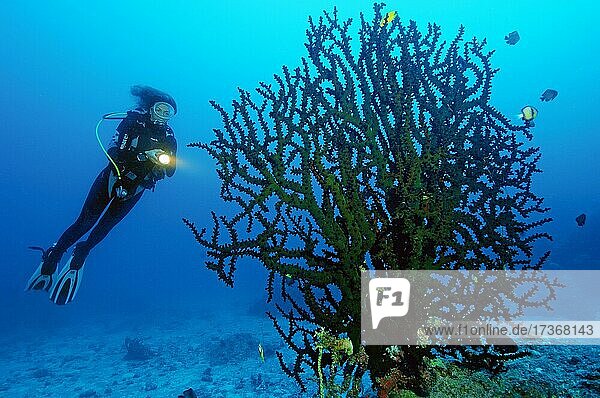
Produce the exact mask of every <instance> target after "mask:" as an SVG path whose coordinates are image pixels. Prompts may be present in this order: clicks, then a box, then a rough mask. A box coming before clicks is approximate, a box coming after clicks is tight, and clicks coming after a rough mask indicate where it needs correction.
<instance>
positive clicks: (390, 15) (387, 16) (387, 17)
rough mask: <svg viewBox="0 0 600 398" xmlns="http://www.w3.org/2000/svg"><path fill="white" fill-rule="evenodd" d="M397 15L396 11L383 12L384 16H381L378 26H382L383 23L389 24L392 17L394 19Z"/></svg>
mask: <svg viewBox="0 0 600 398" xmlns="http://www.w3.org/2000/svg"><path fill="white" fill-rule="evenodd" d="M397 16H398V13H397V12H396V11H390V12H388V13H387V14H385V17H383V19H382V20H381V22H379V26H381V27H382V28H383V27H384V26H385V25H387V24H389V23H390V22H392V21H393V20H394V19H396V17H397Z"/></svg>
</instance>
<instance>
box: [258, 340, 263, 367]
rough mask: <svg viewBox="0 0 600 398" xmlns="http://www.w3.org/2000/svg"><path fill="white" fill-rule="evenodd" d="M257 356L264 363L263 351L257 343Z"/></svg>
mask: <svg viewBox="0 0 600 398" xmlns="http://www.w3.org/2000/svg"><path fill="white" fill-rule="evenodd" d="M258 356H260V359H261V360H262V361H263V362H264V361H265V350H264V349H263V346H262V344H260V343H258Z"/></svg>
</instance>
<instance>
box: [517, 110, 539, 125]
mask: <svg viewBox="0 0 600 398" xmlns="http://www.w3.org/2000/svg"><path fill="white" fill-rule="evenodd" d="M537 115H538V110H537V109H535V108H534V107H533V106H531V105H527V106H526V107H524V108H523V109H521V114H520V115H519V117H520V118H521V119H523V121H524V122H525V125H526V126H531V127H533V126H535V124H534V123H533V119H535V118H536V117H537Z"/></svg>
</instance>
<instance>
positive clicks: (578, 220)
mask: <svg viewBox="0 0 600 398" xmlns="http://www.w3.org/2000/svg"><path fill="white" fill-rule="evenodd" d="M586 218H587V216H586V215H585V214H580V215H578V216H577V218H576V219H575V222H576V223H577V226H578V227H583V226H584V225H585V219H586Z"/></svg>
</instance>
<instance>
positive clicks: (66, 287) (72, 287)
mask: <svg viewBox="0 0 600 398" xmlns="http://www.w3.org/2000/svg"><path fill="white" fill-rule="evenodd" d="M72 260H73V256H71V258H70V259H69V261H67V264H66V265H65V267H64V268H63V269H62V271H60V275H59V276H58V280H57V281H56V284H55V285H54V287H53V288H52V293H50V300H52V301H53V302H54V303H55V304H58V305H65V304H69V303H70V302H71V301H73V299H74V298H75V295H76V294H77V290H78V289H79V285H80V283H81V276H82V274H83V265H82V266H81V267H80V268H79V269H72V268H71V261H72Z"/></svg>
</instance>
